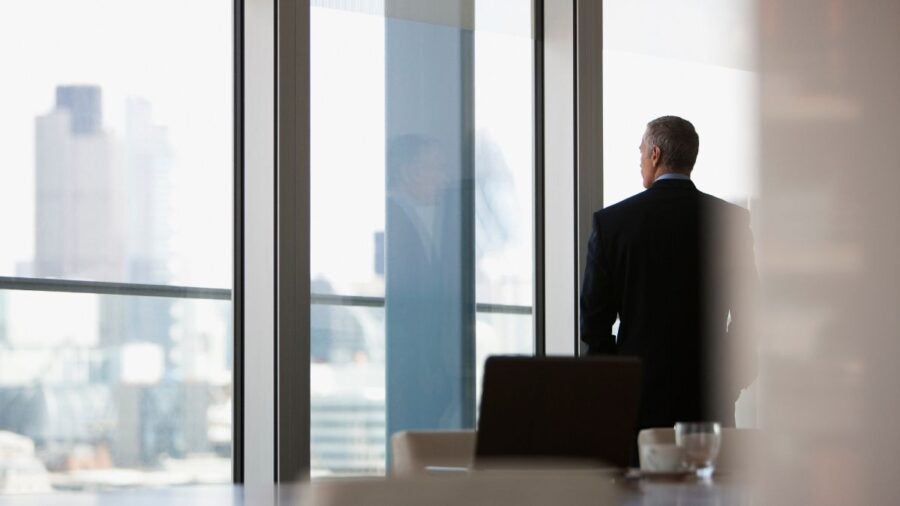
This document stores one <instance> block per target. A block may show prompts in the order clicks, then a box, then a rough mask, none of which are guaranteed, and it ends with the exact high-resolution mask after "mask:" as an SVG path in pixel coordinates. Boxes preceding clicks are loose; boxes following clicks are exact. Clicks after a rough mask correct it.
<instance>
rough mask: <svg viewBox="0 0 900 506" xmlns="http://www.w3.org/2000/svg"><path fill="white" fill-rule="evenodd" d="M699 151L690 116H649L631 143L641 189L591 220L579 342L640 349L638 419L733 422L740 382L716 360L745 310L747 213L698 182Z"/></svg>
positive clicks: (598, 349) (610, 349)
mask: <svg viewBox="0 0 900 506" xmlns="http://www.w3.org/2000/svg"><path fill="white" fill-rule="evenodd" d="M698 148H699V137H698V136H697V133H696V131H695V130H694V126H693V125H692V124H691V123H690V122H688V121H686V120H684V119H682V118H678V117H675V116H664V117H662V118H657V119H655V120H653V121H651V122H650V123H649V124H648V125H647V130H646V132H645V133H644V137H643V140H642V142H641V145H640V153H641V157H640V160H641V162H640V165H641V177H642V178H643V182H644V187H645V188H646V189H647V190H646V191H644V192H642V193H639V194H638V195H635V196H633V197H631V198H629V199H626V200H624V201H622V202H620V203H618V204H616V205H613V206H610V207H607V208H605V209H602V210H600V211H597V212H596V213H594V217H593V233H592V234H591V238H590V242H589V244H588V255H587V263H586V269H585V275H584V286H583V290H582V297H581V339H582V340H583V341H584V342H585V343H586V344H587V346H588V353H589V354H619V355H631V356H637V357H640V358H641V361H642V362H643V376H644V377H643V384H642V392H641V396H642V400H641V408H640V416H639V423H640V425H641V427H671V426H672V425H673V424H674V423H675V422H678V421H697V420H712V419H718V421H721V422H724V423H729V424H730V423H733V420H734V404H733V403H734V401H735V400H736V399H737V396H738V394H739V392H740V388H741V387H743V386H746V383H747V382H748V379H749V378H747V377H746V373H741V372H739V371H737V370H725V367H723V364H725V363H728V362H727V360H728V358H729V356H730V355H731V354H732V353H733V351H734V344H735V343H736V339H735V334H736V333H737V332H736V330H737V328H738V327H737V325H736V323H738V322H742V320H745V319H747V318H748V315H747V309H748V301H747V298H746V296H744V295H743V294H742V293H741V291H740V290H737V288H739V286H738V285H739V284H741V283H751V282H752V280H753V279H755V271H754V267H753V243H752V237H751V233H750V227H749V213H748V212H747V211H746V210H745V209H743V208H741V207H738V206H736V205H733V204H729V203H727V202H725V201H723V200H720V199H718V198H715V197H713V196H711V195H707V194H705V193H702V192H700V191H699V190H697V188H696V187H695V186H694V183H693V182H691V171H692V170H693V167H694V162H695V160H696V159H697V151H698ZM732 280H735V281H736V282H737V284H735V283H732V282H731V281H732ZM616 317H618V318H619V321H620V326H619V332H618V336H615V335H613V334H612V326H613V323H614V322H615V320H616ZM729 321H730V323H729ZM742 324H743V323H742ZM732 380H734V381H733V382H732Z"/></svg>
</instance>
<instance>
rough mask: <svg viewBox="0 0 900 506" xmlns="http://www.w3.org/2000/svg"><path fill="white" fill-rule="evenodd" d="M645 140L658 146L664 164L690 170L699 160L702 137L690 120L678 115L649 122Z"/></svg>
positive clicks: (683, 170) (675, 168) (650, 144)
mask: <svg viewBox="0 0 900 506" xmlns="http://www.w3.org/2000/svg"><path fill="white" fill-rule="evenodd" d="M644 142H645V143H646V145H647V147H648V148H652V147H653V146H657V147H658V148H659V151H660V161H661V162H662V163H663V165H666V166H668V167H669V168H671V169H673V170H677V171H680V172H690V171H691V170H692V169H693V168H694V162H696V161H697V151H698V150H699V149H700V137H699V136H698V135H697V131H696V130H694V125H692V124H691V122H690V121H688V120H686V119H684V118H679V117H678V116H662V117H660V118H656V119H655V120H653V121H651V122H650V123H647V132H646V133H645V134H644Z"/></svg>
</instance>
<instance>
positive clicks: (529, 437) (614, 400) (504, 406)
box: [475, 356, 641, 467]
mask: <svg viewBox="0 0 900 506" xmlns="http://www.w3.org/2000/svg"><path fill="white" fill-rule="evenodd" d="M640 382H641V366H640V361H638V360H637V359H633V358H618V357H581V358H576V357H500V356H495V357H489V358H488V360H487V362H486V363H485V367H484V379H483V381H482V395H481V413H480V417H479V420H478V437H477V439H476V444H475V465H476V466H477V467H485V466H487V467H491V466H495V465H496V464H497V463H498V462H500V461H506V460H510V459H516V460H521V459H528V460H534V459H541V460H546V459H554V460H582V461H595V462H602V463H604V464H605V465H613V466H617V467H625V466H627V465H628V463H629V460H630V456H631V451H632V448H633V445H634V437H635V433H636V432H637V430H636V429H637V410H638V402H639V400H640Z"/></svg>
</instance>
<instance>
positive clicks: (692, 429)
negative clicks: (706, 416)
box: [675, 422, 722, 478]
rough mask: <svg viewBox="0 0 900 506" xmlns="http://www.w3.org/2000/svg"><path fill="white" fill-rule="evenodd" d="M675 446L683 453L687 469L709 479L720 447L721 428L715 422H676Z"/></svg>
mask: <svg viewBox="0 0 900 506" xmlns="http://www.w3.org/2000/svg"><path fill="white" fill-rule="evenodd" d="M675 444H676V445H677V446H678V447H679V448H681V449H682V450H683V451H684V460H685V464H686V465H687V466H688V468H689V469H693V470H694V471H695V472H696V473H697V476H699V477H701V478H709V477H711V476H712V474H713V471H715V462H716V457H718V456H719V447H720V446H721V445H722V428H721V427H720V426H719V424H718V423H716V422H678V423H676V424H675Z"/></svg>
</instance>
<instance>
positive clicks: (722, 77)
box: [603, 0, 760, 426]
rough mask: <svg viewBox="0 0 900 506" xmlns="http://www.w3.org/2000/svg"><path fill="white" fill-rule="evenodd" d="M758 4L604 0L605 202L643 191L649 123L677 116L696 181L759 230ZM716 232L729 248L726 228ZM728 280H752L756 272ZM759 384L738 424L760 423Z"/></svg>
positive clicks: (741, 404)
mask: <svg viewBox="0 0 900 506" xmlns="http://www.w3.org/2000/svg"><path fill="white" fill-rule="evenodd" d="M756 9H757V5H756V2H753V1H751V0H740V1H736V2H716V1H709V0H690V1H682V2H666V1H659V0H647V1H640V2H634V1H629V0H603V203H604V205H605V206H609V205H613V204H615V203H617V202H619V201H621V200H623V199H625V198H628V197H630V196H632V195H634V194H636V193H639V192H641V191H643V186H642V180H641V176H640V153H639V150H638V146H639V145H640V143H641V140H642V136H643V134H644V130H645V128H646V125H647V123H648V122H649V121H651V120H653V119H655V118H657V117H660V116H666V115H676V116H681V117H683V118H685V119H687V120H689V121H690V122H692V123H693V124H694V127H695V128H696V130H697V133H698V135H699V137H700V150H699V154H698V156H697V162H696V164H695V165H694V170H693V171H692V173H691V179H692V180H693V181H694V183H695V184H696V185H697V188H698V189H699V190H700V191H703V192H706V193H709V194H712V195H714V196H716V197H719V198H722V199H725V200H727V201H729V202H732V203H735V204H738V205H740V206H742V207H745V208H749V209H750V210H751V228H754V229H755V228H756V223H757V221H758V217H757V216H756V213H755V212H754V211H755V209H754V204H755V202H756V200H757V197H758V195H759V190H758V188H757V172H758V171H757V167H758V158H759V149H758V137H759V133H758V132H759V127H758V124H759V106H760V101H759V74H758V71H757V61H756V43H757V35H756V24H755V19H756V18H755V16H756V12H757V11H756ZM718 232H725V231H724V230H720V231H718ZM720 237H721V241H722V242H721V243H719V244H718V247H720V248H723V249H722V251H723V252H724V251H726V249H725V248H727V247H728V244H727V242H726V238H727V237H728V236H727V235H726V234H724V233H723V234H722V235H721V236H720ZM730 281H731V282H732V283H736V284H739V285H740V286H742V287H744V288H746V287H747V286H751V285H755V281H754V280H751V279H732V280H730ZM751 349H752V348H751ZM719 359H720V360H721V361H723V362H724V361H732V360H736V359H737V357H726V356H722V357H719ZM739 360H751V359H750V357H748V356H743V357H741V358H740V359H739ZM734 364H736V362H734ZM755 391H756V387H755V385H753V386H751V387H749V388H748V389H747V390H745V391H744V392H743V394H742V397H741V398H740V399H739V400H738V402H737V405H736V416H737V423H738V425H739V426H749V425H755V423H756V419H755V417H756V410H755V400H754V398H755Z"/></svg>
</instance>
